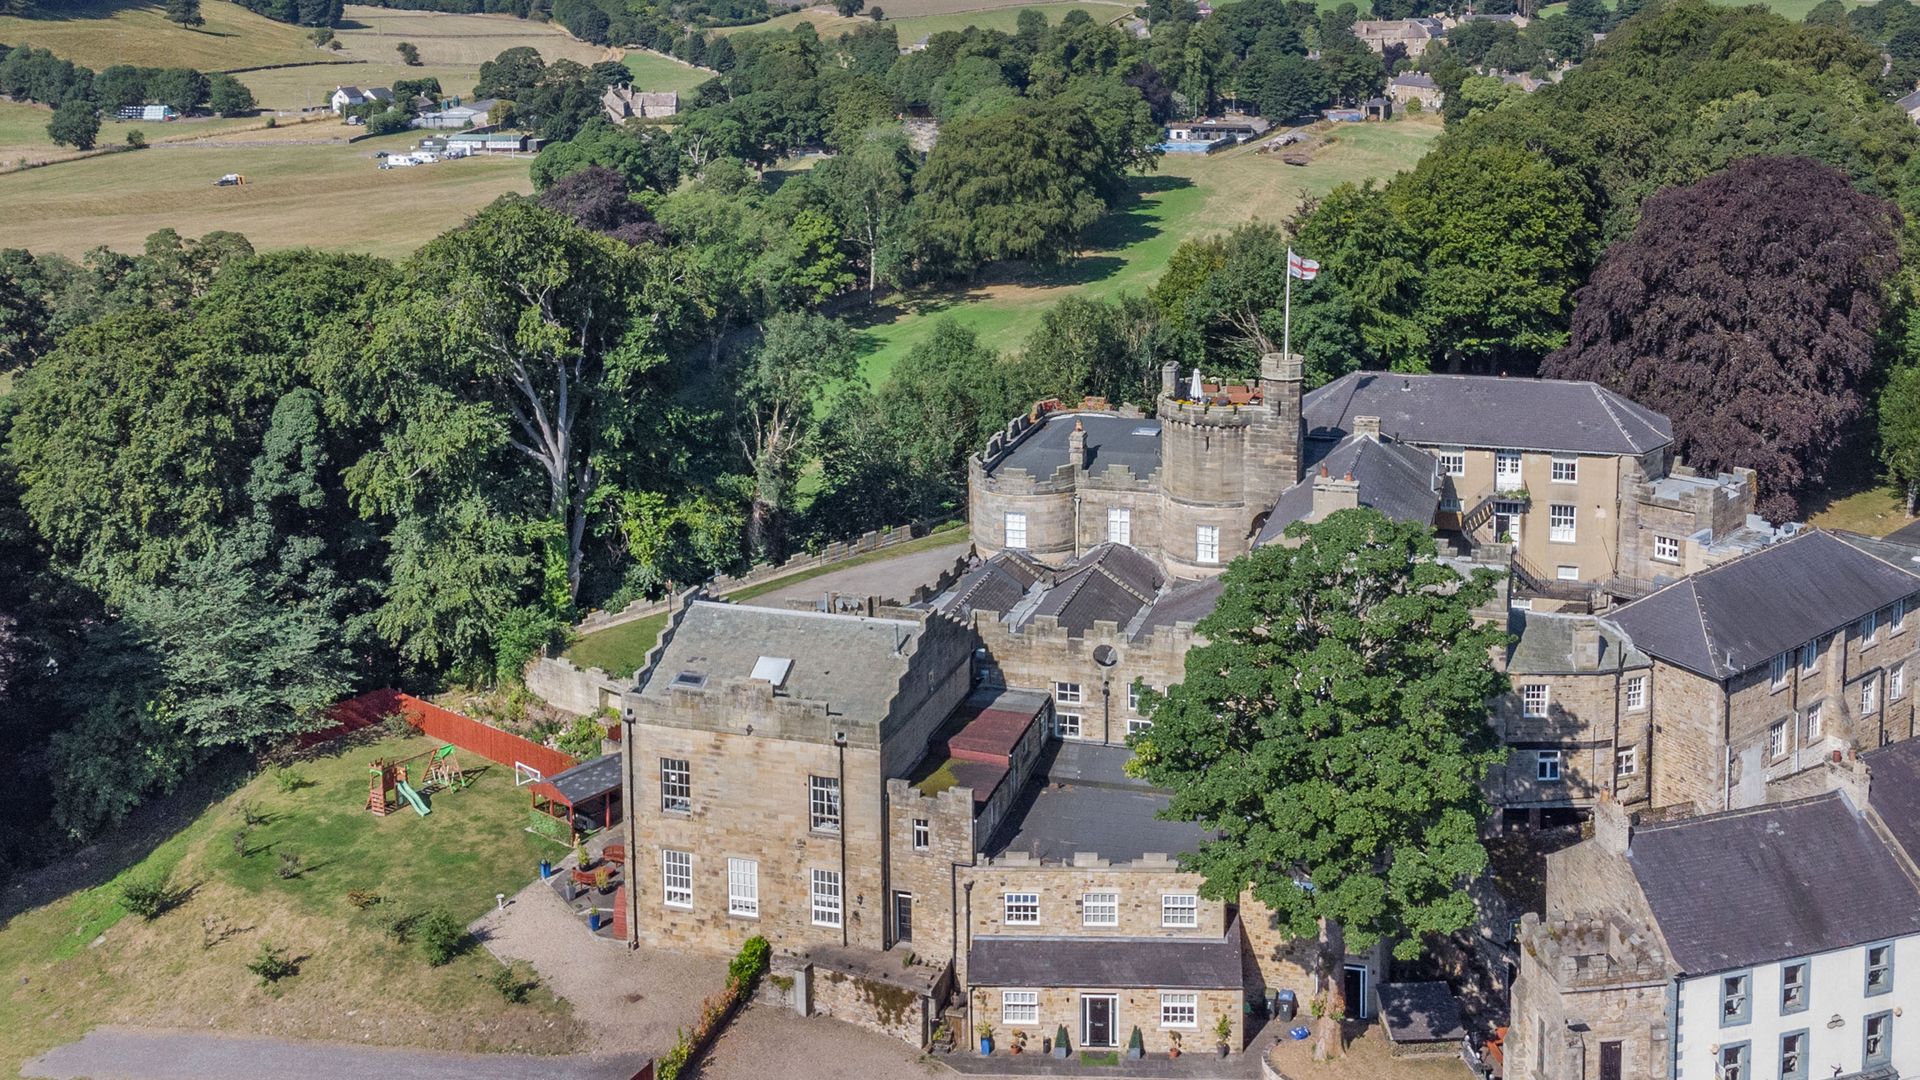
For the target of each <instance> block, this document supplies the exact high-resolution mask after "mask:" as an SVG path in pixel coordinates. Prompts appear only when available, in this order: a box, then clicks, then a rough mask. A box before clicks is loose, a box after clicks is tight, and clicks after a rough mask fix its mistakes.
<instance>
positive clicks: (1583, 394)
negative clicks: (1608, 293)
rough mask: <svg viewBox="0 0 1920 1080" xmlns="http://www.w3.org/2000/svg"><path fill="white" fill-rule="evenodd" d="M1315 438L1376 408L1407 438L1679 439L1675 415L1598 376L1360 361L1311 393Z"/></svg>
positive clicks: (1471, 442)
mask: <svg viewBox="0 0 1920 1080" xmlns="http://www.w3.org/2000/svg"><path fill="white" fill-rule="evenodd" d="M1300 411H1301V415H1302V417H1303V418H1304V420H1305V422H1306V431H1307V437H1308V438H1309V439H1326V440H1335V439H1342V438H1345V437H1346V436H1347V435H1348V434H1350V433H1352V431H1353V418H1354V417H1356V416H1377V417H1379V418H1380V430H1381V432H1383V433H1384V434H1386V435H1389V436H1392V437H1393V438H1395V439H1398V440H1400V441H1402V442H1413V443H1421V444H1424V445H1429V446H1433V445H1447V446H1476V447H1482V448H1487V447H1491V448H1495V449H1509V450H1549V451H1551V450H1558V451H1563V452H1566V453H1586V454H1641V453H1645V452H1646V451H1649V450H1653V449H1656V448H1658V447H1662V446H1665V445H1667V444H1668V443H1671V442H1672V441H1673V425H1672V424H1670V423H1668V421H1667V418H1666V417H1664V416H1661V415H1660V414H1659V413H1656V412H1654V411H1652V410H1651V409H1646V408H1642V407H1641V406H1639V405H1636V404H1634V403H1633V402H1631V401H1628V400H1627V399H1626V398H1624V397H1621V396H1620V395H1619V394H1616V393H1614V392H1613V391H1611V390H1605V389H1602V388H1601V387H1599V386H1597V385H1595V384H1593V383H1590V382H1560V381H1556V380H1551V379H1503V378H1497V377H1494V376H1489V375H1398V374H1394V373H1391V372H1385V371H1356V372H1352V373H1349V374H1346V375H1342V376H1341V377H1339V378H1338V379H1335V380H1333V381H1332V382H1330V383H1328V384H1327V385H1325V386H1322V387H1320V388H1319V389H1317V390H1314V391H1312V392H1310V393H1308V394H1307V395H1306V397H1305V398H1304V399H1303V400H1302V402H1301V407H1300Z"/></svg>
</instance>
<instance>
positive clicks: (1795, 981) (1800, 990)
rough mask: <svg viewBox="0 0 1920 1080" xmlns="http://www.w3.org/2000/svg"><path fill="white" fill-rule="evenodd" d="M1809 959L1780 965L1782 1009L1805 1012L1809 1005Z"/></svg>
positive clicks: (1785, 1011) (1782, 1010)
mask: <svg viewBox="0 0 1920 1080" xmlns="http://www.w3.org/2000/svg"><path fill="white" fill-rule="evenodd" d="M1809 963H1811V961H1808V960H1798V961H1795V962H1793V963H1790V964H1782V965H1780V1011H1781V1012H1783V1013H1797V1012H1803V1011H1805V1010H1806V1007H1807V965H1808V964H1809Z"/></svg>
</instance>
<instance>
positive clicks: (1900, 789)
mask: <svg viewBox="0 0 1920 1080" xmlns="http://www.w3.org/2000/svg"><path fill="white" fill-rule="evenodd" d="M1860 757H1861V760H1863V761H1865V762H1866V763H1867V768H1868V769H1871V770H1872V772H1873V784H1872V789H1871V792H1870V794H1868V796H1867V801H1868V802H1869V803H1871V804H1872V805H1873V809H1874V812H1875V813H1877V814H1879V815H1880V820H1881V821H1883V822H1885V823H1886V826H1887V831H1888V832H1890V833H1892V834H1893V838H1894V839H1895V840H1897V841H1899V842H1900V846H1901V847H1903V848H1905V849H1906V851H1907V856H1908V857H1909V858H1911V859H1914V860H1916V861H1920V739H1902V740H1901V741H1899V742H1896V743H1888V744H1887V745H1885V746H1883V747H1881V748H1879V749H1878V750H1869V751H1867V752H1866V753H1864V754H1862V755H1860Z"/></svg>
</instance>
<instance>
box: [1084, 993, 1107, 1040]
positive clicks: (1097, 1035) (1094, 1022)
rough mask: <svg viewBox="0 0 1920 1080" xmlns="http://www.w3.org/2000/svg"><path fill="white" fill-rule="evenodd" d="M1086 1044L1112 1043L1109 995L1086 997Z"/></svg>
mask: <svg viewBox="0 0 1920 1080" xmlns="http://www.w3.org/2000/svg"><path fill="white" fill-rule="evenodd" d="M1085 1001H1086V1006H1087V1038H1086V1044H1087V1045H1088V1046H1112V1045H1113V999H1112V998H1110V997H1090V998H1086V999H1085Z"/></svg>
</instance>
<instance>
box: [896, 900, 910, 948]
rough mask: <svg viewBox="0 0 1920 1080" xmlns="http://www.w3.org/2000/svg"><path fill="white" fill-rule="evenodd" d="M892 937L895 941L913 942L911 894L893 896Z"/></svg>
mask: <svg viewBox="0 0 1920 1080" xmlns="http://www.w3.org/2000/svg"><path fill="white" fill-rule="evenodd" d="M893 937H894V940H895V941H912V940H913V894H912V893H904V892H897V893H894V894H893Z"/></svg>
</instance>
